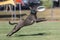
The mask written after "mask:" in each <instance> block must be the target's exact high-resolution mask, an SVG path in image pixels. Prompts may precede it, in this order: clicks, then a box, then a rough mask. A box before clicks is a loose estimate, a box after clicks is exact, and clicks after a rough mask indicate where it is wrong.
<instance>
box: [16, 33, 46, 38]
mask: <svg viewBox="0 0 60 40" xmlns="http://www.w3.org/2000/svg"><path fill="white" fill-rule="evenodd" d="M43 35H47V34H46V33H37V34H21V35H16V36H17V37H23V36H43Z"/></svg>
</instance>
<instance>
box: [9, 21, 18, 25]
mask: <svg viewBox="0 0 60 40" xmlns="http://www.w3.org/2000/svg"><path fill="white" fill-rule="evenodd" d="M9 24H10V25H15V24H18V23H15V22H14V23H12V22H11V21H9Z"/></svg>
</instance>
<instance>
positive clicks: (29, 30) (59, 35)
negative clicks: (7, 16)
mask: <svg viewBox="0 0 60 40" xmlns="http://www.w3.org/2000/svg"><path fill="white" fill-rule="evenodd" d="M13 27H14V25H13V26H11V25H9V24H8V22H7V21H5V22H1V21H0V40H60V22H40V23H35V24H33V25H30V26H25V27H24V28H22V29H21V30H20V31H18V32H17V33H15V34H14V35H13V36H11V37H7V36H6V34H7V33H8V32H10V31H11V30H12V28H13ZM34 34H36V35H34ZM38 34H40V35H38ZM41 34H42V35H41Z"/></svg>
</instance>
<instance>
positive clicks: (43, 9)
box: [37, 6, 45, 12]
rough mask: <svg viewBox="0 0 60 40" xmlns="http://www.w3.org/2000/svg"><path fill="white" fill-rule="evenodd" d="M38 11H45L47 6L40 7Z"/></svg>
mask: <svg viewBox="0 0 60 40" xmlns="http://www.w3.org/2000/svg"><path fill="white" fill-rule="evenodd" d="M37 11H39V12H42V11H45V6H38V7H37Z"/></svg>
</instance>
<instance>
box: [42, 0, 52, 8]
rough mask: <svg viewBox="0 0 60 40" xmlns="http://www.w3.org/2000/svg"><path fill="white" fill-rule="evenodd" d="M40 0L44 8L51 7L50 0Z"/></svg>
mask: <svg viewBox="0 0 60 40" xmlns="http://www.w3.org/2000/svg"><path fill="white" fill-rule="evenodd" d="M41 1H42V5H43V6H45V7H46V8H51V4H52V2H51V0H41Z"/></svg>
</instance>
